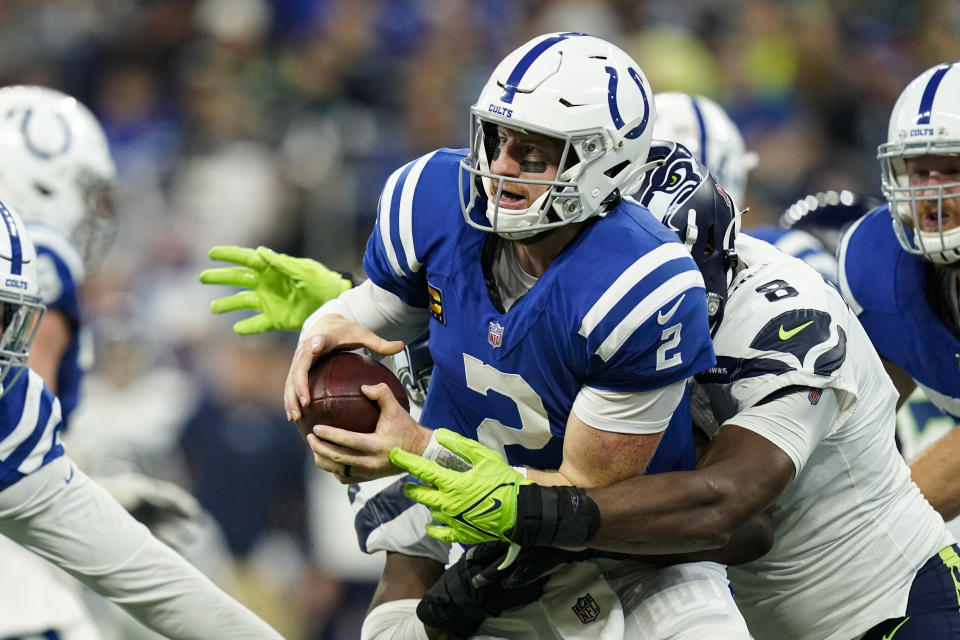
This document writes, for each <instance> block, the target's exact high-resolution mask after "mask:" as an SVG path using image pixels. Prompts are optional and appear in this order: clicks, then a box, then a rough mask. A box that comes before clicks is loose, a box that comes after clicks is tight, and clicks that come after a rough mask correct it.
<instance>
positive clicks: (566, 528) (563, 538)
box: [506, 484, 600, 547]
mask: <svg viewBox="0 0 960 640" xmlns="http://www.w3.org/2000/svg"><path fill="white" fill-rule="evenodd" d="M599 528H600V509H599V508H598V507H597V503H596V502H594V501H593V499H592V498H590V497H589V496H588V495H587V493H586V491H584V490H583V489H578V488H577V487H541V486H540V485H536V484H525V485H521V486H520V490H519V491H518V492H517V523H516V525H514V527H513V529H511V530H510V531H508V532H506V535H507V537H508V538H509V539H510V540H511V541H513V542H515V543H517V544H519V545H520V546H521V547H530V546H538V547H582V546H583V545H585V544H586V543H587V541H588V540H590V538H592V537H593V536H594V534H595V533H596V532H597V529H599Z"/></svg>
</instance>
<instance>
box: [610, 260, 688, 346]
mask: <svg viewBox="0 0 960 640" xmlns="http://www.w3.org/2000/svg"><path fill="white" fill-rule="evenodd" d="M688 255H689V254H688ZM694 288H700V289H703V288H704V285H703V276H701V275H700V272H699V271H684V272H683V273H678V274H677V275H675V276H673V277H672V278H670V279H669V280H667V281H666V282H664V283H663V284H661V285H660V286H659V287H657V288H656V289H654V290H653V291H652V292H651V293H650V295H648V296H647V297H645V298H644V299H643V300H642V301H641V302H640V304H638V305H637V306H635V307H634V308H633V309H632V310H631V311H630V313H628V314H627V315H626V317H625V318H624V319H623V320H621V321H620V324H618V325H617V326H616V327H615V328H614V330H613V331H611V332H610V335H608V336H607V337H606V339H605V340H604V341H603V342H602V343H601V344H600V346H599V347H598V348H597V355H598V356H600V357H601V358H602V359H603V361H604V362H606V361H607V360H609V359H610V358H611V357H613V355H614V354H615V353H616V352H617V351H618V350H619V349H620V347H621V346H623V343H624V342H626V341H627V338H629V337H630V336H631V335H633V332H634V331H636V330H637V328H638V327H639V326H640V325H642V324H643V323H644V322H646V321H647V320H648V319H649V318H650V316H652V315H653V314H655V313H656V312H657V311H658V310H660V309H662V308H663V306H664V305H665V304H667V303H668V302H670V301H671V300H673V299H674V298H676V297H677V296H679V295H681V294H683V292H685V291H689V290H690V289H694Z"/></svg>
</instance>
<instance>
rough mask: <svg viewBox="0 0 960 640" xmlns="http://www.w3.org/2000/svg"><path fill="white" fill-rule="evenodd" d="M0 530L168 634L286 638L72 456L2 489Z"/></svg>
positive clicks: (194, 638)
mask: <svg viewBox="0 0 960 640" xmlns="http://www.w3.org/2000/svg"><path fill="white" fill-rule="evenodd" d="M0 533H2V534H4V535H6V536H7V537H9V538H11V539H12V540H14V541H15V542H17V543H19V544H20V545H22V546H24V547H26V548H27V549H30V550H31V551H33V552H34V553H36V554H38V555H40V556H42V557H43V558H46V559H47V560H49V561H50V562H52V563H53V564H55V565H57V566H59V567H60V568H61V569H63V570H65V571H67V572H68V573H70V574H71V575H73V576H74V577H76V578H77V579H78V580H80V581H81V582H83V583H85V584H86V585H88V586H89V587H90V588H92V589H93V590H94V591H96V592H97V593H99V594H100V595H102V596H103V597H105V598H107V599H109V600H111V601H112V602H114V603H116V604H118V605H119V606H121V607H122V608H123V609H124V610H125V611H126V612H127V613H129V614H130V615H132V616H133V617H134V618H136V619H137V620H139V621H140V622H141V623H143V624H144V625H146V626H147V627H149V628H150V629H152V630H154V631H156V632H157V633H160V634H162V635H164V636H166V637H168V638H174V639H177V640H211V639H212V638H230V639H231V640H276V639H279V638H281V636H280V634H278V633H277V632H276V631H274V630H273V629H272V628H271V627H270V626H269V625H267V623H265V622H264V621H263V620H261V619H260V618H258V617H257V616H255V615H254V614H253V613H252V612H251V611H250V610H249V609H247V608H245V607H244V606H243V605H241V604H240V603H238V602H237V601H235V600H233V599H232V598H231V597H230V596H228V595H227V594H226V593H224V592H223V591H221V590H220V589H219V588H218V587H217V586H216V585H214V584H213V582H211V581H210V580H209V579H208V578H207V577H206V576H204V575H203V574H202V573H200V571H199V570H197V569H196V568H195V567H193V566H192V565H190V564H189V563H188V562H187V561H186V560H184V559H183V558H182V557H181V556H180V555H178V554H177V553H176V552H175V551H173V550H172V549H171V548H170V547H168V546H167V545H165V544H163V543H162V542H160V541H159V540H157V539H156V538H154V537H153V536H152V535H151V534H150V531H149V530H148V529H147V528H146V527H145V526H143V525H142V524H141V523H139V522H137V521H136V520H135V519H134V518H133V516H131V515H130V514H129V513H127V512H126V511H125V510H124V508H123V507H121V506H120V504H119V503H118V502H117V501H116V500H114V499H113V497H112V496H110V494H108V493H107V492H106V490H104V489H103V488H101V487H100V486H99V485H97V484H96V483H95V482H93V481H92V480H90V478H88V477H87V476H86V474H84V473H83V472H82V471H80V469H78V468H77V466H76V464H74V463H73V461H72V460H70V459H69V458H68V457H66V456H62V457H60V458H58V459H57V460H54V461H53V462H50V463H49V464H47V465H45V466H43V467H41V468H40V469H39V470H37V471H35V472H34V473H32V474H30V475H29V476H27V477H26V478H23V479H22V480H20V481H19V482H17V483H16V484H14V485H12V486H10V487H8V488H7V489H4V490H2V491H0ZM2 579H11V578H7V577H4V578H2ZM12 579H13V580H16V578H15V577H13V578H12Z"/></svg>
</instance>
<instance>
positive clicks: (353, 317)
mask: <svg viewBox="0 0 960 640" xmlns="http://www.w3.org/2000/svg"><path fill="white" fill-rule="evenodd" d="M331 313H337V314H340V315H342V316H343V317H344V318H346V319H347V320H350V321H351V322H356V323H357V324H359V325H361V326H364V327H366V328H367V329H370V330H371V331H373V332H374V333H375V334H377V335H378V336H381V337H383V338H386V339H387V340H403V341H409V340H413V339H414V338H416V337H418V336H419V335H420V334H421V333H423V332H424V330H426V328H427V323H428V322H429V321H430V310H429V309H426V308H423V309H421V308H420V307H413V306H410V305H408V304H407V303H406V302H404V301H403V300H401V299H400V298H399V297H397V296H396V295H394V294H393V293H390V292H389V291H387V290H386V289H382V288H380V287H378V286H377V285H375V284H374V283H373V282H372V281H370V280H366V281H364V282H362V283H360V284H359V285H357V286H355V287H354V288H352V289H350V290H348V291H344V292H343V293H341V294H340V296H339V297H337V298H334V299H333V300H330V301H329V302H327V303H326V304H324V305H322V306H321V307H320V308H319V309H317V310H316V311H314V312H313V313H311V314H310V317H308V318H307V319H306V320H305V321H304V323H303V329H301V331H300V339H301V340H302V339H303V334H304V333H306V332H307V331H308V330H309V329H310V327H312V326H313V325H314V323H315V322H316V321H317V318H319V317H320V316H325V315H329V314H331Z"/></svg>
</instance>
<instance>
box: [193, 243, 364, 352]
mask: <svg viewBox="0 0 960 640" xmlns="http://www.w3.org/2000/svg"><path fill="white" fill-rule="evenodd" d="M209 255H210V258H211V259H213V260H222V261H224V262H232V263H233V264H236V265H240V266H237V267H225V268H221V269H206V270H205V271H203V272H202V273H201V274H200V282H202V283H204V284H226V285H232V286H235V287H243V288H245V289H248V290H247V291H241V292H239V293H235V294H233V295H230V296H226V297H223V298H218V299H217V300H214V301H213V302H212V303H210V310H211V311H212V312H214V313H225V312H227V311H237V310H239V309H254V310H256V311H259V312H260V313H258V314H257V315H254V316H251V317H249V318H246V319H244V320H240V321H239V322H237V323H236V324H234V325H233V330H234V331H235V332H236V333H239V334H241V335H247V334H251V333H260V332H262V331H276V330H280V331H299V330H300V327H301V326H303V321H304V320H306V319H307V317H308V316H309V315H310V314H311V313H313V312H314V311H316V310H317V309H318V308H319V307H320V305H322V304H323V303H325V302H327V301H328V300H332V299H333V298H336V297H337V296H339V295H340V294H341V293H343V292H344V291H346V290H347V289H349V288H350V287H351V286H353V284H352V283H351V282H350V281H349V280H348V279H346V278H344V277H343V276H342V275H340V274H339V273H337V272H336V271H332V270H330V269H328V268H326V267H325V266H323V265H322V264H320V263H319V262H317V261H316V260H311V259H310V258H294V257H291V256H288V255H286V254H283V253H277V252H276V251H273V250H272V249H268V248H267V247H257V248H256V249H248V248H246V247H236V246H219V247H213V248H212V249H210V254H209Z"/></svg>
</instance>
